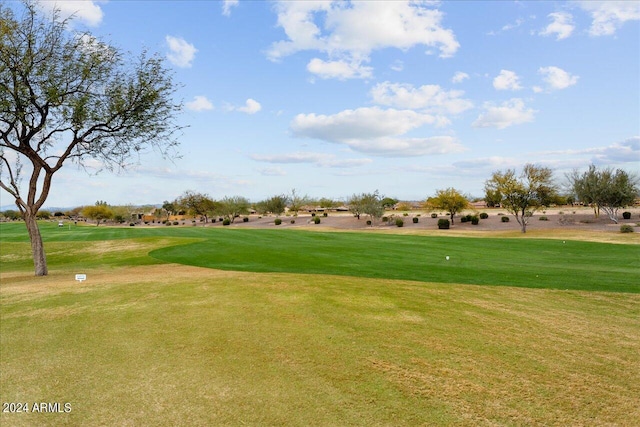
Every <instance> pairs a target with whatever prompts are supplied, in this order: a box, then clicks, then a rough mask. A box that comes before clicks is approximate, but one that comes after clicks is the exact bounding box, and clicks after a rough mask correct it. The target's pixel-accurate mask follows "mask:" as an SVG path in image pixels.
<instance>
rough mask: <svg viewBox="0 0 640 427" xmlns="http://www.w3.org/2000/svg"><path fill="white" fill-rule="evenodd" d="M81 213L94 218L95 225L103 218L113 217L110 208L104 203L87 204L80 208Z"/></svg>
mask: <svg viewBox="0 0 640 427" xmlns="http://www.w3.org/2000/svg"><path fill="white" fill-rule="evenodd" d="M82 215H83V216H84V217H85V218H89V219H92V220H94V221H95V222H96V227H97V226H99V225H100V223H101V222H102V221H104V220H105V219H110V218H113V210H111V208H110V207H109V206H105V205H94V206H87V207H85V208H84V209H82Z"/></svg>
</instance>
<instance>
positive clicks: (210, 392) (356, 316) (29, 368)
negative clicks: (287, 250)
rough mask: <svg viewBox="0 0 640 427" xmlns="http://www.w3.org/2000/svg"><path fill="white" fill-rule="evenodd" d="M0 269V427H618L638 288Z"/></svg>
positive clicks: (627, 389)
mask: <svg viewBox="0 0 640 427" xmlns="http://www.w3.org/2000/svg"><path fill="white" fill-rule="evenodd" d="M85 273H87V277H88V280H87V281H86V282H83V283H78V282H75V280H73V277H72V276H70V275H69V274H67V273H63V272H53V273H52V274H51V275H50V276H49V277H46V278H43V279H42V280H40V279H38V280H36V279H34V278H33V277H32V276H31V275H30V273H2V276H1V281H0V298H1V301H2V322H1V323H0V327H1V332H2V333H1V340H2V358H1V361H0V362H1V366H0V368H1V369H0V372H1V380H2V397H3V401H35V400H37V401H61V402H70V403H71V404H72V407H73V410H72V412H71V413H69V414H2V424H3V425H18V426H19V425H45V426H46V425H88V426H92V425H154V426H162V425H243V424H248V425H294V426H295V425H300V426H301V425H305V426H306V425H327V426H328V425H332V426H333V425H345V426H346V425H372V426H375V425H397V426H400V425H407V426H415V425H468V426H495V425H534V426H535V425H540V426H543V425H545V426H549V425H558V426H565V425H590V426H598V425H602V426H604V425H621V426H622V425H624V426H626V425H633V424H634V423H635V422H636V421H637V420H638V419H640V409H639V408H640V369H639V368H640V295H636V294H618V293H597V292H583V291H558V290H534V289H523V288H509V287H480V286H464V285H450V284H448V285H445V284H425V283H417V282H410V281H392V280H376V279H362V278H354V277H336V276H315V275H297V274H258V273H240V272H230V271H217V270H210V269H204V268H197V267H188V266H182V265H170V264H168V265H154V266H140V267H128V268H109V269H94V270H89V271H86V272H85Z"/></svg>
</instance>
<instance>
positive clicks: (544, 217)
mask: <svg viewBox="0 0 640 427" xmlns="http://www.w3.org/2000/svg"><path fill="white" fill-rule="evenodd" d="M538 219H539V220H540V221H549V218H547V217H546V216H541V217H540V218H538Z"/></svg>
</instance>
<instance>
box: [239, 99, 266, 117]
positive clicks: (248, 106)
mask: <svg viewBox="0 0 640 427" xmlns="http://www.w3.org/2000/svg"><path fill="white" fill-rule="evenodd" d="M236 110H238V111H241V112H243V113H247V114H255V113H257V112H258V111H260V110H262V105H260V103H259V102H258V101H256V100H254V99H251V98H249V99H247V101H246V102H245V105H244V107H238V108H236Z"/></svg>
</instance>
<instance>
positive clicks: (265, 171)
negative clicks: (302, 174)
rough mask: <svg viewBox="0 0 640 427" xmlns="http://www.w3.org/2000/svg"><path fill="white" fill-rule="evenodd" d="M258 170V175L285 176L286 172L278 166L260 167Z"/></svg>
mask: <svg viewBox="0 0 640 427" xmlns="http://www.w3.org/2000/svg"><path fill="white" fill-rule="evenodd" d="M258 172H259V173H260V175H264V176H285V175H286V174H287V172H286V171H285V170H284V169H282V168H280V167H274V168H260V169H258Z"/></svg>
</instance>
